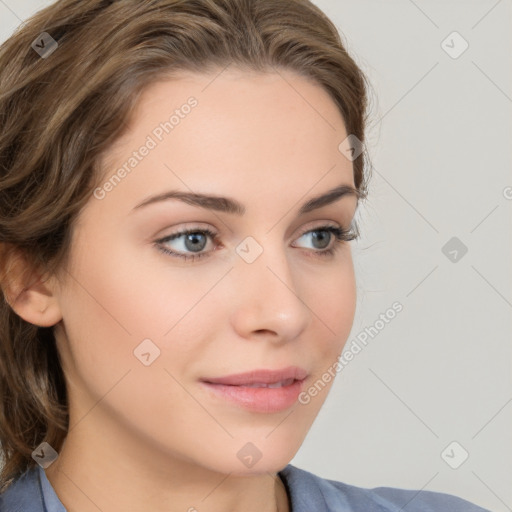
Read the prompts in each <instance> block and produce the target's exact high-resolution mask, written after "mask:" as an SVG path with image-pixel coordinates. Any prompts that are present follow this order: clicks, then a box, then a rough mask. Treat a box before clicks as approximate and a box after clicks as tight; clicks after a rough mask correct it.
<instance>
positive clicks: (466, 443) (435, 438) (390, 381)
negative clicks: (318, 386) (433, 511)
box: [0, 0, 512, 512]
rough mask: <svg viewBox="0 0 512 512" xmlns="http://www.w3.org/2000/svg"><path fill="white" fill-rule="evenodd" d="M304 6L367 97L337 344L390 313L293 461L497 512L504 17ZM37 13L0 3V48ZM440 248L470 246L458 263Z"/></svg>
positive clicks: (505, 1)
mask: <svg viewBox="0 0 512 512" xmlns="http://www.w3.org/2000/svg"><path fill="white" fill-rule="evenodd" d="M314 1H315V3H316V4H317V5H318V6H319V7H320V8H321V9H322V10H324V12H325V13H326V14H327V15H328V16H329V17H330V18H331V19H332V20H333V21H334V23H335V24H336V26H337V27H338V29H339V30H340V32H341V33H342V37H343V39H344V41H345V42H346V44H347V47H348V50H349V51H350V52H351V53H352V54H353V56H354V57H355V59H356V61H357V62H358V64H359V65H360V66H361V67H362V69H363V71H364V72H365V73H366V74H367V75H368V77H369V79H370V81H371V83H372V85H373V87H374V91H373V93H372V105H373V106H372V119H371V126H370V129H369V133H368V148H369V150H370V153H371V156H372V161H373V165H374V169H373V180H372V182H371V186H370V196H369V200H368V201H367V203H366V204H364V205H363V208H361V210H360V212H359V215H360V218H359V223H360V227H361V231H362V239H361V241H360V242H358V243H357V244H355V245H354V246H353V247H354V260H355V265H356V273H357V279H358V309H357V313H356V318H355V321H354V326H353V329H352V334H351V336H350V338H349V341H348V343H347V345H350V342H351V340H353V339H355V338H356V336H357V335H358V334H359V333H360V332H362V331H364V329H365V328H367V327H369V326H372V325H374V324H375V322H376V320H378V319H379V315H380V314H383V313H385V311H386V310H387V309H388V308H390V307H391V305H392V304H393V303H394V302H395V301H398V302H400V303H401V304H402V306H403V311H402V312H400V313H399V314H398V315H396V317H395V319H393V320H392V321H390V323H389V324H387V325H386V326H385V327H384V328H383V329H381V330H379V333H378V335H377V336H375V337H374V338H369V341H368V345H367V346H366V347H365V348H364V350H362V351H361V352H360V353H358V354H357V355H356V356H354V359H353V360H352V361H351V362H350V363H349V364H348V365H347V366H346V367H344V368H343V370H342V371H340V372H339V374H338V376H337V379H336V382H335V384H334V386H333V388H332V390H331V392H330V394H329V396H328V398H327V401H326V403H325V405H324V407H323V409H322V411H321V412H320V414H319V416H318V419H317V420H316V422H315V424H314V425H313V427H312V429H311V431H310V432H309V434H308V436H307V438H306V441H305V442H304V444H303V446H302V447H301V449H300V450H299V452H298V453H297V455H296V456H295V458H294V459H293V460H292V461H291V463H292V464H294V465H296V466H298V467H301V468H303V469H306V470H308V471H311V472H313V473H315V474H318V475H320V476H322V477H324V478H330V479H335V480H342V481H345V482H347V483H350V484H354V485H359V486H363V487H376V486H393V487H402V488H411V489H426V490H435V491H442V492H448V493H451V494H455V495H458V496H461V497H464V498H466V499H468V500H470V501H473V502H475V503H477V504H479V505H481V506H484V507H486V508H489V509H490V510H493V511H496V512H505V511H510V510H512V436H511V432H512V428H511V427H512V385H511V384H512V382H511V381H512V371H511V362H512V357H511V356H512V354H511V352H512V344H511V336H510V333H511V323H512V322H511V319H512V315H511V313H512V286H511V284H512V275H511V274H512V272H511V261H512V259H511V256H512V251H511V248H512V215H511V210H512V199H507V197H508V198H511V197H512V189H511V188H509V189H507V187H512V173H511V172H510V169H511V160H512V155H511V151H510V148H511V141H512V69H511V65H510V63H511V62H512V61H511V54H512V45H511V42H512V36H511V34H512V3H511V1H510V0H499V1H496V0H489V1H487V0H479V1H476V0H472V1H469V0H464V1H462V0H450V1H447V0H428V1H427V0H416V1H412V0H386V1H383V0H381V1H377V0H314ZM50 3H52V2H51V1H42V0H39V1H38V0H0V20H1V23H0V39H1V40H4V39H6V38H7V37H8V36H9V35H10V34H11V33H12V32H13V31H14V30H15V28H16V27H17V26H18V25H19V24H20V23H21V22H22V21H23V20H24V19H26V18H27V17H29V16H30V15H31V14H33V13H34V12H35V11H36V10H38V9H40V8H42V7H44V6H46V5H48V4H50ZM453 31H457V32H458V33H459V34H460V35H461V36H462V37H463V38H464V39H465V40H466V41H467V43H468V44H469V47H468V49H467V50H466V51H465V52H464V53H463V54H462V55H460V56H459V57H458V58H456V59H454V58H451V57H450V56H449V55H448V54H447V53H446V52H445V50H444V49H443V47H442V46H441V43H442V41H443V40H445V39H446V38H447V36H448V35H449V34H451V33H452V32H453ZM446 44H448V45H451V46H453V47H454V48H453V49H452V50H451V51H455V50H457V49H458V48H459V47H460V43H459V42H458V41H457V40H456V39H455V40H454V39H453V38H452V39H448V41H447V43H445V45H446ZM507 191H508V192H507ZM452 237H457V238H458V239H459V240H460V241H461V242H462V243H464V245H465V246H467V248H468V252H467V254H465V255H464V256H463V257H460V258H459V260H458V261H456V262H453V261H451V260H450V259H448V258H447V257H446V256H445V255H444V254H443V252H442V251H441V249H442V247H443V246H444V245H445V244H446V242H448V240H449V239H451V238H452ZM459 255H460V253H459ZM452 441H456V442H457V443H459V445H460V446H461V447H463V449H465V450H466V451H467V452H468V453H469V457H468V459H467V460H466V461H465V462H464V463H463V464H462V465H461V466H460V467H458V468H457V469H452V468H451V467H449V465H448V464H447V463H446V462H445V460H443V458H442V457H441V453H442V452H443V450H444V449H445V448H446V447H447V446H448V445H449V444H450V443H451V442H452ZM457 450H459V452H457ZM459 453H460V449H459V448H457V449H456V450H455V451H454V452H449V454H450V455H453V457H452V460H454V458H457V457H458V456H459Z"/></svg>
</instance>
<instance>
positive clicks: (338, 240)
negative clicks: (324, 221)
mask: <svg viewBox="0 0 512 512" xmlns="http://www.w3.org/2000/svg"><path fill="white" fill-rule="evenodd" d="M316 231H327V232H328V233H331V234H333V235H334V244H333V245H331V247H330V248H329V249H321V250H316V251H315V250H313V253H315V255H317V256H320V257H323V258H325V257H329V256H333V255H334V254H335V253H336V252H337V251H338V250H339V249H340V248H341V245H342V244H343V243H344V242H349V241H351V240H355V239H357V238H358V234H357V233H355V232H354V231H352V230H346V229H344V228H341V227H337V226H330V225H326V226H320V227H318V228H314V229H309V230H308V231H305V232H304V233H302V234H301V235H300V236H299V238H302V237H303V236H304V235H306V234H308V233H314V232H316ZM192 233H193V234H197V233H200V234H202V235H208V236H209V237H211V239H212V241H213V242H217V241H218V234H217V233H214V232H213V231H211V230H210V229H207V228H202V229H188V230H183V231H178V232H176V233H173V234H172V235H169V236H166V237H165V238H161V239H160V240H156V242H155V245H156V247H157V249H158V250H160V251H161V252H163V253H164V254H167V255H170V256H172V257H177V258H182V259H183V260H185V261H196V260H198V259H200V258H202V257H204V256H210V254H211V252H212V251H209V252H204V253H197V254H181V253H179V252H175V251H171V250H170V249H167V248H166V247H164V246H163V245H161V244H162V243H164V242H170V241H171V240H175V239H176V238H180V237H181V236H184V235H190V234H192ZM331 241H332V238H331Z"/></svg>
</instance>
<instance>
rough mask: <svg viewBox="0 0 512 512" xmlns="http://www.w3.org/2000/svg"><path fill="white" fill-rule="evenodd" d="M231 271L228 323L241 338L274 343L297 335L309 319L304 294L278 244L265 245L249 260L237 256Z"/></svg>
mask: <svg viewBox="0 0 512 512" xmlns="http://www.w3.org/2000/svg"><path fill="white" fill-rule="evenodd" d="M230 274H231V280H232V283H231V290H232V293H233V297H232V301H231V304H233V310H232V313H231V323H232V326H233V328H234V329H235V331H236V332H237V333H238V335H239V336H241V337H243V338H255V337H257V338H262V337H265V338H268V339H269V340H271V341H274V342H277V343H283V342H286V341H287V340H292V339H295V338H297V337H298V336H299V335H300V334H301V333H302V332H303V331H304V330H306V329H307V327H308V325H309V324H310V323H311V321H312V315H313V313H312V311H311V310H310V307H309V305H308V303H307V297H303V296H301V289H300V282H299V281H298V279H297V277H298V276H297V275H294V274H293V269H292V268H291V267H290V264H289V262H288V260H287V258H286V254H285V250H284V248H283V247H282V246H279V244H278V243H273V244H272V246H271V242H268V243H266V244H265V247H263V252H262V253H261V254H260V255H259V256H258V257H257V258H256V259H255V260H254V261H252V263H248V262H247V261H246V260H244V259H243V258H242V257H237V258H236V261H235V268H234V269H233V271H232V272H231V273H230Z"/></svg>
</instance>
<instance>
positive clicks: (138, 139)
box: [103, 68, 353, 202]
mask: <svg viewBox="0 0 512 512" xmlns="http://www.w3.org/2000/svg"><path fill="white" fill-rule="evenodd" d="M191 99H193V100H192V101H191ZM191 105H193V106H192V107H191ZM128 127H129V129H128V130H127V131H126V132H125V134H124V135H123V137H121V138H120V139H118V141H117V142H116V143H115V144H114V145H113V146H112V147H111V149H110V150H109V151H108V152H107V154H106V155H105V157H106V158H105V159H104V161H103V167H104V169H105V176H104V179H108V177H109V176H111V175H112V173H114V172H115V171H116V169H118V168H119V167H120V166H121V165H123V164H126V162H128V160H129V159H130V156H131V155H132V154H133V152H134V151H136V150H137V149H138V148H141V147H142V146H144V145H147V143H148V141H151V146H152V148H151V150H150V151H146V153H147V154H146V156H144V158H143V159H141V160H140V161H137V162H136V166H135V167H134V168H133V170H130V172H129V176H127V177H126V178H124V179H123V183H122V186H123V188H124V192H123V194H131V196H133V197H132V201H133V202H139V201H138V199H139V198H140V197H141V195H142V196H143V195H149V194H151V193H155V192H158V191H159V190H160V189H162V188H164V187H166V188H169V187H170V186H172V187H173V188H180V189H184V190H187V189H188V190H193V191H194V192H204V193H206V192H208V193H214V194H215V193H217V194H219V195H226V193H227V192H229V191H230V190H233V191H238V192H239V193H246V192H247V190H249V191H250V192H251V193H252V194H253V195H256V196H259V197H260V198H263V197H264V192H266V193H267V194H269V191H271V190H274V191H275V193H276V194H282V192H283V188H284V187H286V189H287V190H290V191H292V193H293V194H295V195H297V194H298V195H299V196H300V195H302V194H305V193H306V192H307V191H308V190H310V189H311V188H312V187H314V185H315V183H319V182H320V181H322V184H321V186H320V185H319V186H320V188H321V189H322V190H326V189H328V188H331V187H332V186H337V185H339V184H340V183H345V184H353V168H352V164H351V162H350V161H349V160H347V159H346V158H345V157H344V156H343V155H341V153H340V152H339V150H338V145H339V143H340V142H341V141H342V140H344V139H345V138H346V136H347V134H346V129H345V126H344V122H343V119H342V116H341V114H340V112H339V109H338V108H337V106H336V104H335V103H334V101H333V100H332V99H331V97H330V96H329V94H328V93H327V91H325V90H324V89H323V88H322V87H321V86H319V85H318V84H316V83H314V82H312V81H311V80H308V79H306V78H304V77H302V76H300V75H297V74H295V73H294V72H291V71H284V70H279V72H266V73H259V72H254V71H243V70H240V69H229V68H228V69H227V70H224V71H222V70H219V71H216V72H211V73H208V74H206V73H205V74H198V73H182V74H181V75H178V76H174V77H172V78H170V79H169V78H168V79H165V80H159V81H157V82H154V83H152V84H151V85H149V86H147V87H146V88H145V90H144V91H143V93H142V94H141V96H140V98H139V101H138V102H137V105H136V108H135V109H134V110H133V112H132V115H131V119H130V122H129V125H128ZM118 188H119V187H116V190H115V191H114V192H113V193H111V194H110V196H109V197H110V198H111V199H114V196H116V195H117V196H119V193H118V190H117V189H118ZM300 192H302V194H300ZM315 192H318V190H315ZM232 195H233V194H232ZM235 195H236V194H235ZM245 199H247V198H244V197H240V200H241V201H244V200H245ZM268 199H277V197H276V198H270V197H268Z"/></svg>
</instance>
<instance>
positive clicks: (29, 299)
mask: <svg viewBox="0 0 512 512" xmlns="http://www.w3.org/2000/svg"><path fill="white" fill-rule="evenodd" d="M5 269H6V277H5V278H4V279H3V280H2V281H3V282H2V289H3V292H4V295H5V298H6V301H7V303H8V304H9V306H10V307H11V308H12V309H13V311H14V312H15V313H16V314H17V315H18V316H20V317H21V318H23V320H25V321H26V322H29V323H31V324H34V325H37V326H39V327H51V326H53V325H55V324H56V323H58V322H59V321H60V320H61V319H62V314H61V311H60V307H59V303H58V300H57V298H58V295H57V293H56V292H57V282H56V279H55V278H53V277H50V278H46V279H43V277H42V276H41V275H40V273H38V272H37V271H36V270H34V269H32V268H31V267H30V265H29V264H28V263H27V261H26V259H25V258H24V257H23V256H22V255H20V254H19V253H18V254H15V255H14V254H13V255H10V256H9V258H8V259H7V261H6V266H5Z"/></svg>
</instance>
